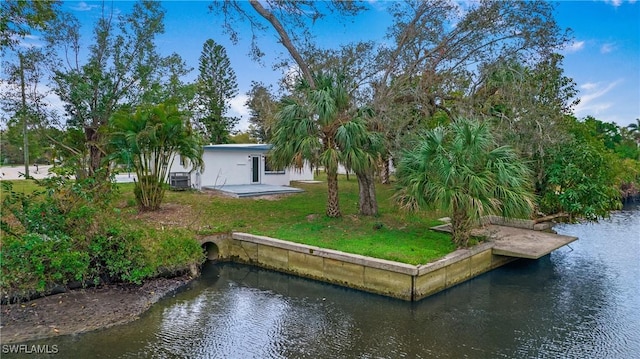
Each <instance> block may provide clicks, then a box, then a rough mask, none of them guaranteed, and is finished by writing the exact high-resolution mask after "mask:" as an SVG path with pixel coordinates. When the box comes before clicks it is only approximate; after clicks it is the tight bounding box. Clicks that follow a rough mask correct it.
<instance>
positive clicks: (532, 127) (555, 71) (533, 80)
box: [459, 54, 578, 188]
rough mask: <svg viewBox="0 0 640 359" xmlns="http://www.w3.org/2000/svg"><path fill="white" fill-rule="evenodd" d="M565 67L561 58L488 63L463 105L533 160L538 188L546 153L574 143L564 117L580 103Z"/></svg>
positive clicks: (499, 136)
mask: <svg viewBox="0 0 640 359" xmlns="http://www.w3.org/2000/svg"><path fill="white" fill-rule="evenodd" d="M561 64H562V56H561V55H558V54H550V55H549V56H548V57H545V58H543V59H542V60H541V61H539V62H537V63H535V64H533V65H526V64H525V63H523V62H522V61H517V60H514V59H510V60H502V59H501V60H498V61H497V62H496V63H492V64H486V66H484V67H483V68H482V69H481V71H480V78H481V80H480V81H479V82H478V83H477V85H476V86H475V88H474V89H473V91H472V93H471V95H470V96H469V99H468V107H466V106H467V105H466V104H463V103H462V102H463V101H461V102H460V105H459V107H460V108H464V110H463V111H466V112H469V113H476V114H478V115H480V116H482V117H483V118H484V119H487V120H489V121H491V122H492V123H493V125H494V128H495V130H496V134H497V140H498V142H499V143H501V144H508V145H510V146H512V147H514V148H515V149H517V150H518V151H519V152H520V153H521V154H522V155H523V156H524V157H525V158H526V159H527V160H529V161H530V163H531V165H532V169H533V171H534V173H535V174H536V186H537V187H538V188H539V185H540V184H541V181H542V179H543V177H544V168H545V163H544V160H545V158H546V156H545V155H546V150H547V149H549V148H551V147H554V146H556V145H557V144H560V143H563V142H564V141H568V140H570V135H569V133H568V131H567V128H566V120H565V118H566V116H567V115H570V114H571V111H572V108H573V106H574V105H576V104H577V103H578V101H577V100H576V99H575V96H576V94H577V90H576V88H575V86H576V85H575V82H574V81H573V80H572V79H571V78H568V77H566V76H564V74H563V70H562V67H561Z"/></svg>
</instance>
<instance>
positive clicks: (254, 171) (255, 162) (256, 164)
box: [251, 156, 260, 183]
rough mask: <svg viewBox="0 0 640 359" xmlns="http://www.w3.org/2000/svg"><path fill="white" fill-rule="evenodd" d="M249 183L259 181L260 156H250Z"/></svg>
mask: <svg viewBox="0 0 640 359" xmlns="http://www.w3.org/2000/svg"><path fill="white" fill-rule="evenodd" d="M251 183H260V156H251Z"/></svg>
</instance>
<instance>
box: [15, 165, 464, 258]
mask: <svg viewBox="0 0 640 359" xmlns="http://www.w3.org/2000/svg"><path fill="white" fill-rule="evenodd" d="M318 179H319V180H322V181H323V182H322V183H317V184H304V183H301V184H296V185H295V186H296V187H300V188H302V189H304V190H305V192H304V193H299V194H293V195H286V196H280V197H277V198H262V199H255V198H230V197H225V196H220V195H212V194H211V193H199V192H173V191H167V192H166V197H165V200H164V205H163V209H161V211H160V212H161V213H160V216H156V214H148V216H147V215H145V214H143V215H140V214H138V213H137V210H136V207H135V201H134V196H133V184H120V185H118V187H119V190H120V196H121V199H120V200H119V207H121V208H122V213H123V214H124V215H125V218H128V220H131V221H132V222H135V221H138V222H140V225H141V226H142V225H158V226H165V227H166V226H171V225H175V226H180V227H184V228H187V229H189V230H191V231H193V232H194V233H197V234H207V233H215V232H227V231H236V232H246V233H251V234H258V235H264V236H269V237H274V238H279V239H283V240H288V241H292V242H297V243H303V244H308V245H313V246H318V247H323V248H329V249H335V250H339V251H344V252H349V253H354V254H361V255H365V256H371V257H376V258H381V259H388V260H393V261H398V262H403V263H408V264H424V263H428V262H431V261H433V260H435V259H438V258H440V257H442V256H444V255H446V254H448V253H450V252H452V251H454V250H455V249H456V248H455V245H454V244H453V243H452V241H451V237H450V236H449V235H448V234H444V233H439V232H434V231H432V230H430V229H429V228H430V227H431V226H434V225H437V224H440V222H439V221H437V218H439V217H441V216H442V215H441V214H439V213H431V212H423V213H407V212H405V211H403V210H401V209H399V208H398V206H397V205H396V204H395V203H394V202H393V200H392V199H391V196H392V195H393V192H394V191H393V187H392V186H390V185H380V184H378V185H377V187H376V190H377V194H378V205H379V209H380V211H379V212H380V214H379V216H377V217H364V216H359V215H358V214H357V211H358V182H357V180H356V178H355V176H352V177H351V178H350V180H347V179H346V178H345V177H344V176H342V177H340V182H339V193H340V208H341V210H342V218H337V219H332V218H328V217H326V216H325V214H324V213H325V208H326V192H327V185H326V182H324V179H325V178H324V177H322V176H321V177H320V178H318ZM13 183H14V190H15V191H22V190H23V191H33V190H34V189H35V188H36V186H35V184H33V183H32V181H25V180H21V181H13ZM176 207H177V208H179V210H176V211H175V213H174V212H171V211H170V210H168V208H174V209H175V208H176ZM183 209H187V210H186V211H185V210H183ZM141 218H142V219H145V220H146V223H142V222H144V221H140V219H141Z"/></svg>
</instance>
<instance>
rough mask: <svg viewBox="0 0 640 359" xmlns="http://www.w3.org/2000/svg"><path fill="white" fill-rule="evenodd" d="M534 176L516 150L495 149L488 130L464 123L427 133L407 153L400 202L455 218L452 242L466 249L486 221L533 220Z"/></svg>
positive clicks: (400, 172)
mask: <svg viewBox="0 0 640 359" xmlns="http://www.w3.org/2000/svg"><path fill="white" fill-rule="evenodd" d="M530 175H531V173H530V171H529V169H528V168H527V166H526V165H525V164H524V163H522V162H521V161H520V160H519V159H518V157H517V155H516V153H515V151H513V149H511V148H510V147H507V146H500V147H499V146H496V143H495V141H494V139H493V136H492V134H491V131H490V128H489V126H488V125H487V124H485V123H481V122H479V121H474V120H466V119H459V120H457V121H456V122H455V123H452V124H451V125H449V126H448V127H437V128H435V129H433V130H430V131H428V132H427V133H426V134H424V135H423V136H422V137H421V138H420V140H419V141H418V142H417V144H416V146H415V147H414V148H412V149H410V150H407V151H406V152H404V153H403V155H402V157H401V159H400V163H399V166H398V172H397V177H398V188H399V191H398V193H397V199H398V200H399V202H400V203H401V204H402V205H404V206H405V207H408V208H413V209H417V208H435V209H438V210H442V211H446V212H448V213H450V214H451V232H452V237H453V241H454V242H455V243H456V244H457V245H458V246H462V247H466V246H467V245H468V244H469V237H470V232H471V229H472V228H473V226H474V225H477V224H479V220H480V218H481V217H482V216H485V215H503V216H506V217H513V216H529V215H530V214H531V212H532V211H533V208H534V197H533V189H532V186H531V178H530Z"/></svg>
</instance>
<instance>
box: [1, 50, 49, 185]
mask: <svg viewBox="0 0 640 359" xmlns="http://www.w3.org/2000/svg"><path fill="white" fill-rule="evenodd" d="M7 59H8V60H7V61H3V70H4V72H3V74H2V75H3V76H2V78H3V80H4V83H5V86H3V87H2V89H1V90H0V92H1V93H2V97H1V99H0V107H1V108H2V110H3V111H4V113H5V114H6V115H8V116H9V118H8V119H6V120H7V122H8V124H9V125H10V126H19V127H20V128H21V133H22V136H21V142H22V143H21V144H20V145H19V148H20V152H22V155H23V157H22V163H24V165H25V172H24V174H25V176H26V177H29V164H30V163H31V162H32V161H33V160H35V159H38V157H39V155H40V154H41V153H42V152H43V151H42V149H43V148H44V147H47V143H49V141H46V139H45V137H44V136H42V134H43V132H42V131H43V130H44V129H46V128H47V127H48V126H49V122H50V120H51V118H52V117H53V116H54V115H55V114H54V112H53V111H52V110H51V109H50V108H49V107H48V106H47V105H48V104H47V102H46V101H45V100H44V99H45V97H46V96H47V95H48V93H47V92H46V91H43V88H44V86H42V85H43V82H44V81H45V78H46V71H45V68H46V61H47V56H46V55H45V53H44V52H42V51H41V50H40V49H39V48H37V47H31V48H29V49H26V50H20V51H18V52H17V56H15V57H9V56H8V57H7ZM12 59H13V60H14V61H11V60H12ZM41 130H42V131H41ZM36 132H38V133H36ZM35 138H39V139H45V141H38V142H34V141H33V139H35ZM30 139H31V140H30Z"/></svg>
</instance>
